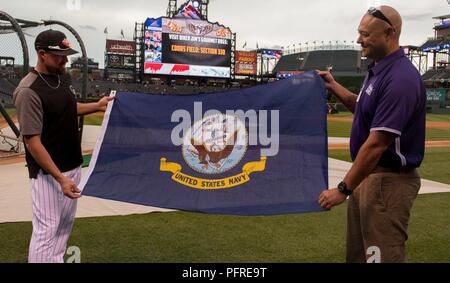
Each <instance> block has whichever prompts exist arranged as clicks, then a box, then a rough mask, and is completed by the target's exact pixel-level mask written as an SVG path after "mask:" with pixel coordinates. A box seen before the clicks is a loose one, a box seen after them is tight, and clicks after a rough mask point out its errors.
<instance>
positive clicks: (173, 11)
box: [167, 0, 178, 18]
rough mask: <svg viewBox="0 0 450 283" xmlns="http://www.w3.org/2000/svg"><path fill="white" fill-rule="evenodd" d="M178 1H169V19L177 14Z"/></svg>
mask: <svg viewBox="0 0 450 283" xmlns="http://www.w3.org/2000/svg"><path fill="white" fill-rule="evenodd" d="M177 9H178V8H177V0H169V5H168V6H167V17H169V18H173V16H175V14H176V13H177Z"/></svg>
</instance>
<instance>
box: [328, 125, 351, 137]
mask: <svg viewBox="0 0 450 283" xmlns="http://www.w3.org/2000/svg"><path fill="white" fill-rule="evenodd" d="M327 127H328V136H329V137H335V138H348V137H350V133H351V131H352V123H351V122H336V121H328V125H327Z"/></svg>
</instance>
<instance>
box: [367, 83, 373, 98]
mask: <svg viewBox="0 0 450 283" xmlns="http://www.w3.org/2000/svg"><path fill="white" fill-rule="evenodd" d="M372 92H373V84H370V85H369V86H368V87H367V89H366V93H367V95H368V96H370V95H371V94H372Z"/></svg>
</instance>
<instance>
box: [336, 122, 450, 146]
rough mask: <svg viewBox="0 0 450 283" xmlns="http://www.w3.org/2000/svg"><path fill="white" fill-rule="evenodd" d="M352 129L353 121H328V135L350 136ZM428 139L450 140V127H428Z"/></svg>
mask: <svg viewBox="0 0 450 283" xmlns="http://www.w3.org/2000/svg"><path fill="white" fill-rule="evenodd" d="M351 129H352V123H351V122H341V121H328V136H329V137H339V138H348V137H350V133H351ZM426 140H427V141H442V140H450V129H426Z"/></svg>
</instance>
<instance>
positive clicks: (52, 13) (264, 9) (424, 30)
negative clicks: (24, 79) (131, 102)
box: [0, 0, 450, 67]
mask: <svg viewBox="0 0 450 283" xmlns="http://www.w3.org/2000/svg"><path fill="white" fill-rule="evenodd" d="M168 2H169V1H168V0H146V1H144V0H134V1H131V0H130V1H124V0H122V1H116V0H45V1H44V0H33V1H29V0H0V10H3V11H5V12H7V13H9V14H10V15H11V16H13V17H15V18H20V19H27V20H34V21H39V20H41V19H50V18H51V19H53V20H60V21H64V22H66V23H68V24H69V25H71V26H72V27H74V28H75V29H76V30H77V31H78V32H79V34H80V35H81V37H82V39H83V41H84V43H85V45H86V49H87V53H88V56H89V57H92V58H94V59H95V60H96V61H98V62H100V65H101V67H103V61H104V59H103V56H104V49H105V40H106V35H105V34H104V29H105V27H107V28H108V38H110V39H119V38H120V33H121V30H122V29H123V32H124V35H125V38H126V39H130V40H131V39H132V38H133V32H134V25H135V22H144V21H145V19H146V18H147V17H155V18H156V17H159V16H165V14H166V9H167V5H168ZM178 3H179V5H181V4H182V3H184V0H179V1H178ZM379 4H386V5H391V6H393V7H394V8H396V9H397V10H398V11H399V12H400V14H401V15H402V17H403V21H404V22H403V33H402V38H401V44H402V45H419V44H421V43H423V42H424V41H425V40H426V39H427V37H431V36H433V35H434V33H433V29H432V28H433V24H434V23H435V22H436V20H433V19H432V17H434V16H441V15H446V14H450V5H449V4H448V3H447V0H427V1H406V0H392V1H383V0H310V1H304V0H295V1H294V0H211V1H210V5H209V20H210V21H212V22H216V21H217V22H219V23H221V24H223V25H225V26H228V27H230V28H231V30H232V31H233V32H235V33H236V34H237V47H238V49H241V48H242V46H243V44H244V43H245V42H247V48H255V47H256V44H257V43H258V45H259V47H274V46H288V45H290V46H292V44H296V45H298V43H302V44H304V43H305V42H307V41H308V42H310V46H311V42H313V41H316V42H321V41H324V42H329V41H330V40H331V41H333V42H335V41H336V40H339V41H340V42H343V41H344V40H346V41H347V42H348V43H349V42H351V41H356V37H357V27H358V24H359V21H360V19H361V17H362V15H363V14H364V13H365V11H366V10H367V7H369V6H373V5H379ZM78 8H79V9H78ZM41 30H42V29H38V30H36V29H35V30H28V31H27V34H28V36H27V37H28V42H29V46H30V47H31V48H30V49H31V50H33V48H32V46H33V45H32V44H33V42H34V38H33V37H34V36H35V35H36V34H37V33H38V32H39V31H41ZM1 36H2V35H0V37H1ZM10 44H12V43H10ZM1 48H2V44H1V41H0V54H1V55H4V54H3V52H2V51H1ZM30 53H32V52H30ZM30 60H31V61H30V64H31V65H34V64H35V62H34V61H35V56H33V57H32V58H31V59H30Z"/></svg>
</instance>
